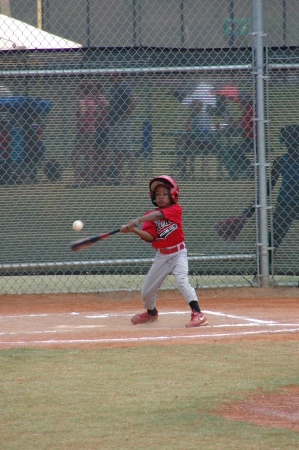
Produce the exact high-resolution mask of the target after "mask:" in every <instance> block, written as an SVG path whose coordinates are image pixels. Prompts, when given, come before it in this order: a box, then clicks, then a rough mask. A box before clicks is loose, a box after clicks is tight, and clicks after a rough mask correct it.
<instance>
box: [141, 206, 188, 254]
mask: <svg viewBox="0 0 299 450" xmlns="http://www.w3.org/2000/svg"><path fill="white" fill-rule="evenodd" d="M153 211H162V212H163V214H164V219H161V220H156V221H155V222H143V223H142V230H143V231H147V232H148V233H150V234H152V235H153V236H154V238H155V239H154V240H153V242H151V244H152V246H153V247H154V248H165V247H172V246H173V245H177V244H180V243H181V242H183V241H184V233H183V229H182V213H183V210H182V207H181V205H178V204H173V205H170V206H168V207H167V208H156V209H154V210H151V211H146V213H145V214H149V213H150V212H153Z"/></svg>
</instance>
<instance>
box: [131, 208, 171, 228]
mask: <svg viewBox="0 0 299 450" xmlns="http://www.w3.org/2000/svg"><path fill="white" fill-rule="evenodd" d="M159 219H164V214H163V212H162V211H152V212H150V213H148V214H145V215H144V216H142V217H137V219H131V220H129V222H128V223H127V224H126V225H123V226H124V227H127V228H129V229H130V230H132V229H133V228H136V227H138V226H139V224H140V223H142V222H155V221H156V220H159Z"/></svg>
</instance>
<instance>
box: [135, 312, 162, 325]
mask: <svg viewBox="0 0 299 450" xmlns="http://www.w3.org/2000/svg"><path fill="white" fill-rule="evenodd" d="M157 319H158V311H157V313H156V314H155V315H154V316H151V315H150V314H149V313H148V312H147V311H144V312H143V313H139V314H135V316H133V317H132V318H131V322H132V324H133V325H136V324H137V323H145V322H152V321H153V320H157Z"/></svg>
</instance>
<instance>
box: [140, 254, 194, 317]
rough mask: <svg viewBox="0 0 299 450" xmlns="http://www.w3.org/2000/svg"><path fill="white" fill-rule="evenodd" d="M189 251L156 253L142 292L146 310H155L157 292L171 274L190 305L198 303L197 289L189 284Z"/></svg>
mask: <svg viewBox="0 0 299 450" xmlns="http://www.w3.org/2000/svg"><path fill="white" fill-rule="evenodd" d="M188 272H189V268H188V259H187V250H186V249H185V248H184V249H183V250H179V251H178V252H176V253H171V254H170V255H163V254H161V253H156V255H155V258H154V262H153V265H152V267H151V268H150V270H149V272H148V274H147V275H146V277H145V281H144V285H143V288H142V291H141V295H142V304H143V307H144V309H150V310H152V309H154V308H155V306H156V297H157V290H158V289H159V287H160V286H161V285H162V283H163V281H164V280H165V278H166V277H167V276H168V275H169V274H171V273H172V274H173V275H174V277H175V280H176V286H177V288H178V290H179V291H180V293H181V294H182V296H183V297H184V299H185V302H186V304H187V305H188V304H189V303H190V302H192V301H193V300H195V301H197V300H198V299H197V295H196V292H195V289H194V288H193V287H192V286H191V285H190V284H189V278H188Z"/></svg>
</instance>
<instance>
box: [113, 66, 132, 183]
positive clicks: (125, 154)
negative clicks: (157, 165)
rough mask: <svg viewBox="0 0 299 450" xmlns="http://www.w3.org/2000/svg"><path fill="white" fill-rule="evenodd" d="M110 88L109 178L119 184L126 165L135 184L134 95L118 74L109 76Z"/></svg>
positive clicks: (114, 73)
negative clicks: (122, 169)
mask: <svg viewBox="0 0 299 450" xmlns="http://www.w3.org/2000/svg"><path fill="white" fill-rule="evenodd" d="M111 79H112V83H113V84H112V86H111V89H110V92H109V106H110V108H109V148H110V168H109V171H110V174H109V175H110V176H111V177H112V178H114V179H115V180H116V182H118V183H120V181H121V178H122V176H123V175H122V174H121V173H120V167H121V168H123V167H124V165H125V163H127V165H128V168H129V173H130V178H131V180H130V182H131V183H134V182H135V175H136V161H135V151H134V148H133V144H134V141H133V130H132V119H131V114H132V112H133V111H134V109H135V107H136V100H137V99H136V95H135V94H134V92H133V90H132V88H131V86H130V85H129V83H128V82H127V81H125V80H123V78H122V76H121V75H120V74H119V73H118V72H113V73H112V74H111Z"/></svg>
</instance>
